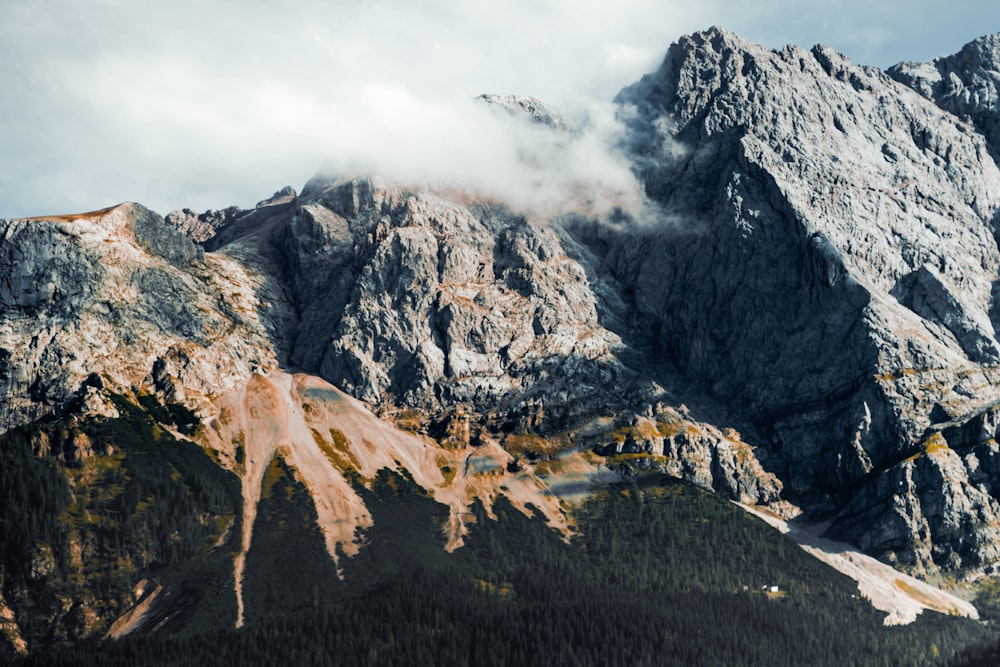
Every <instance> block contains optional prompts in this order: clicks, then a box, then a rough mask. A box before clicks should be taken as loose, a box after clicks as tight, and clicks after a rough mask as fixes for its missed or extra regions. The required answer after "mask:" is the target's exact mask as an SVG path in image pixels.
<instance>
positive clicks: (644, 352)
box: [0, 29, 1000, 645]
mask: <svg viewBox="0 0 1000 667" xmlns="http://www.w3.org/2000/svg"><path fill="white" fill-rule="evenodd" d="M995 44H996V38H984V39H982V40H978V41H977V42H974V43H973V44H971V45H969V46H968V47H966V49H964V50H963V51H962V53H961V54H959V55H958V56H954V57H952V58H946V59H940V60H938V61H935V63H933V64H931V65H914V64H904V65H900V66H898V67H897V68H894V69H893V70H891V72H890V73H888V74H887V73H885V72H882V71H880V70H877V69H873V68H868V67H859V66H855V65H853V64H851V63H850V62H849V61H848V60H847V59H846V58H845V57H844V56H842V55H840V54H838V53H836V52H834V51H832V50H830V49H827V48H825V47H815V48H814V49H812V50H808V51H807V50H803V49H800V48H796V47H787V48H785V49H783V50H780V51H770V50H767V49H764V48H762V47H759V46H755V45H752V44H748V43H746V42H744V41H742V40H741V39H739V38H738V37H736V36H735V35H732V34H729V33H727V32H725V31H723V30H719V29H710V30H708V31H705V32H702V33H698V34H695V35H692V36H690V37H685V38H683V39H681V40H680V41H679V42H678V43H677V44H675V45H673V46H672V47H671V48H670V50H669V52H668V53H667V56H666V58H665V60H664V62H663V64H662V66H661V67H660V69H659V70H657V71H656V72H653V73H651V74H649V75H647V76H646V77H644V78H643V79H642V80H641V81H639V82H638V83H636V84H634V85H632V86H630V87H628V88H626V89H624V90H623V91H622V92H621V93H620V95H619V96H618V98H617V100H616V102H617V104H618V109H619V115H620V118H621V120H622V122H623V124H624V127H625V132H624V135H623V138H622V141H623V145H622V149H623V150H624V151H625V152H626V153H627V155H628V157H629V159H630V160H631V163H632V164H633V166H634V171H635V173H636V176H637V177H638V178H639V179H640V180H641V182H642V184H643V186H644V189H645V194H646V196H647V198H648V201H647V205H646V206H644V207H643V208H642V210H636V211H630V210H623V209H616V210H615V211H613V212H612V213H611V214H609V215H601V216H596V215H594V214H592V213H588V212H586V210H584V209H581V210H580V211H577V212H574V211H569V212H565V213H564V214H562V215H560V216H558V217H555V218H551V217H546V216H542V215H540V214H538V213H535V212H533V211H531V210H526V209H522V208H520V207H518V206H517V204H516V203H514V202H498V201H487V200H483V199H481V198H477V197H475V196H473V195H471V194H469V193H462V192H456V191H454V190H452V189H448V188H444V187H442V188H433V187H420V188H409V187H406V186H405V185H403V184H394V183H386V182H384V181H383V180H381V179H380V178H378V177H376V176H355V175H350V176H348V177H344V178H339V177H338V178H334V177H329V178H328V177H317V178H315V179H313V180H312V181H310V182H309V183H307V184H306V185H305V187H304V188H303V190H302V192H301V193H297V192H295V191H294V190H292V189H291V188H285V189H283V190H280V191H278V192H277V193H275V195H274V196H272V197H270V198H268V199H265V200H263V201H261V202H260V203H259V204H258V205H257V206H256V207H255V208H253V209H251V210H240V209H238V208H229V209H224V210H221V211H208V212H205V213H200V214H199V213H196V212H193V211H190V210H187V209H185V210H181V211H177V212H173V213H170V214H168V215H167V216H166V218H161V217H160V216H159V215H157V214H155V213H153V212H151V211H148V210H146V209H145V208H143V207H142V206H140V205H138V204H123V205H120V206H116V207H112V208H110V209H106V210H103V211H97V212H94V213H88V214H82V215H71V216H55V217H48V218H37V219H29V220H12V221H0V267H2V268H3V271H2V273H0V431H10V430H12V429H15V428H16V427H21V426H30V425H32V424H39V423H41V422H40V421H39V420H44V419H49V420H52V419H58V420H61V421H60V422H59V423H60V424H64V426H62V427H60V428H62V429H63V431H62V433H63V434H64V435H65V438H63V439H64V440H65V442H62V441H60V443H61V444H59V443H55V440H53V439H52V438H49V437H48V436H46V438H40V437H36V438H35V439H34V440H33V441H32V442H33V443H34V444H33V446H34V447H35V449H37V450H39V451H42V450H44V451H49V452H52V453H54V454H56V455H58V457H59V458H61V460H62V461H63V462H64V463H65V464H66V465H67V466H70V467H72V466H78V467H79V468H80V469H81V470H91V469H94V470H104V469H105V468H103V467H101V466H106V465H111V464H110V461H111V460H112V458H113V455H114V452H113V451H112V449H113V448H111V449H108V450H107V451H101V450H100V449H99V448H98V449H96V450H95V448H94V447H93V446H91V444H92V443H91V440H90V438H89V437H87V436H85V435H84V436H81V435H80V433H83V430H81V429H83V428H84V426H86V425H91V426H92V425H93V424H98V425H100V424H101V423H104V422H101V421H100V420H102V419H103V420H113V419H116V418H123V417H124V416H123V415H122V410H123V409H125V405H126V403H123V401H125V402H129V404H136V405H141V406H143V407H145V408H148V409H151V410H152V409H159V408H156V406H158V405H159V406H161V408H162V406H167V407H168V408H170V409H175V410H179V409H180V408H178V407H177V406H182V407H183V408H184V409H185V410H191V411H193V414H194V415H196V417H197V422H198V426H197V428H195V427H191V428H186V430H183V431H181V430H179V429H180V427H179V426H177V428H174V427H172V426H170V422H169V420H167V421H165V422H162V423H160V425H158V426H156V429H159V430H156V429H154V431H155V432H157V433H159V432H162V431H163V430H164V429H167V430H171V432H172V433H173V435H175V436H177V437H179V438H185V439H191V440H193V441H195V442H196V443H197V444H198V445H199V446H200V447H201V448H202V449H203V450H204V452H206V453H207V454H208V455H209V456H210V457H211V460H212V461H214V464H215V465H216V466H219V467H221V468H222V469H224V470H225V471H228V473H227V474H229V473H231V474H232V475H233V476H235V479H238V482H239V493H240V495H241V499H242V503H243V504H242V512H241V513H240V512H236V513H235V514H234V515H233V516H229V515H228V514H226V513H225V512H224V509H225V508H222V509H219V508H216V510H213V511H216V512H217V513H218V515H219V516H218V517H217V519H218V525H220V526H228V528H226V529H225V530H222V529H220V531H219V534H218V535H215V534H214V533H213V534H212V537H213V539H218V544H220V545H224V544H228V542H227V540H229V539H230V538H229V537H228V533H229V532H230V529H231V528H232V529H233V530H232V532H234V533H235V534H236V535H235V536H234V537H233V538H232V539H233V540H234V542H233V546H232V549H233V553H234V554H235V556H234V557H233V558H232V563H231V565H232V570H233V580H232V581H233V582H234V586H235V588H236V589H237V590H239V588H240V585H241V581H242V578H241V571H242V570H241V568H242V567H243V565H244V563H245V559H246V556H247V553H248V552H249V550H250V549H251V548H252V543H253V525H254V522H255V517H256V508H257V504H258V502H259V501H260V499H261V493H262V488H263V486H262V485H264V486H266V478H267V476H268V475H273V474H278V473H280V470H279V471H278V473H276V472H275V468H274V467H273V464H275V462H278V461H280V462H282V463H281V465H287V466H288V467H289V468H290V469H293V470H295V471H296V473H295V474H296V476H297V479H299V480H300V481H301V483H302V484H303V485H304V486H305V487H306V488H307V489H308V491H309V493H310V494H311V496H312V497H313V499H314V502H315V505H316V511H317V516H318V524H319V528H320V530H321V532H322V534H323V538H324V540H325V544H326V547H327V550H328V551H329V553H330V555H331V557H332V558H335V559H337V558H341V557H343V556H350V555H351V554H352V553H354V552H355V551H356V550H357V549H358V548H360V543H359V542H357V541H356V539H355V537H356V534H357V533H356V531H358V530H359V529H361V530H363V529H365V528H366V527H369V526H370V525H371V521H372V519H371V513H370V512H369V510H368V509H367V508H366V507H365V504H364V501H363V500H362V497H361V494H359V492H358V486H357V485H358V484H361V485H364V484H371V483H372V480H373V479H374V477H375V476H376V475H377V474H378V471H379V470H380V469H381V468H395V469H397V470H400V471H405V472H406V474H407V475H409V476H410V477H411V478H412V479H413V480H415V482H416V483H417V484H419V485H420V486H421V487H423V488H424V489H426V490H427V491H428V493H430V494H431V495H432V496H433V497H434V498H436V499H437V500H438V501H439V502H441V503H443V504H445V505H447V506H448V508H449V510H450V512H451V515H450V519H449V522H448V526H447V527H446V532H447V536H446V537H447V540H448V545H449V547H450V548H458V547H459V546H460V545H461V543H462V537H463V535H464V534H465V533H464V531H465V525H464V520H465V519H463V517H467V516H468V509H469V507H470V505H471V504H472V503H473V502H475V501H477V500H478V501H480V502H482V503H484V505H485V506H486V507H487V508H488V507H489V506H490V504H491V503H492V502H493V501H494V500H495V499H496V498H497V497H498V495H501V494H502V495H506V496H507V497H508V498H510V499H511V501H512V502H513V503H514V505H515V506H517V507H519V508H521V509H522V510H523V511H525V512H526V513H530V512H531V511H533V510H532V509H531V508H537V509H538V510H540V511H541V512H542V513H543V514H544V515H545V517H546V519H547V521H548V522H549V524H550V525H551V526H553V527H554V528H556V529H558V530H562V531H568V530H569V527H568V524H567V522H566V516H565V504H564V503H562V502H561V501H570V500H572V499H573V498H574V497H578V496H579V495H580V494H581V493H586V492H587V490H588V489H589V488H590V487H591V485H592V484H593V483H594V482H595V481H597V480H600V479H618V478H619V477H618V476H620V475H626V476H627V475H631V474H633V473H635V472H638V471H641V470H660V471H663V472H666V473H668V474H670V475H672V476H675V477H679V478H682V479H686V480H688V481H691V482H694V483H696V484H699V485H701V486H703V487H706V488H710V489H712V490H714V491H716V492H718V493H720V494H721V495H723V496H725V497H727V498H730V499H733V500H738V501H740V502H743V503H745V504H749V505H757V506H767V507H770V508H771V509H772V510H773V511H776V512H779V513H784V514H785V515H790V514H794V513H796V512H797V511H798V510H799V509H801V511H803V512H804V513H805V514H806V515H807V516H808V517H810V518H812V519H816V520H823V521H830V522H831V524H830V525H831V528H830V532H829V537H833V538H836V539H838V540H842V541H847V542H851V543H853V544H855V545H858V546H859V547H861V548H862V549H864V550H866V551H868V552H869V553H871V554H873V555H875V556H877V557H879V558H881V559H883V560H885V561H888V562H890V563H892V564H895V565H897V566H900V567H902V568H904V569H906V570H908V571H910V572H912V573H914V574H929V573H936V572H939V571H941V572H950V573H954V574H956V575H957V576H964V577H970V578H973V577H976V576H979V575H981V574H983V573H994V572H995V571H996V570H997V567H998V563H1000V549H998V546H997V545H998V544H1000V542H998V540H1000V504H998V501H997V500H996V497H997V496H998V495H1000V446H998V444H997V442H996V435H997V430H998V429H1000V416H998V415H1000V408H998V407H997V406H998V405H1000V369H998V368H997V363H998V362H1000V342H998V340H997V335H996V322H997V321H998V318H1000V315H998V313H1000V309H998V307H997V303H996V301H997V296H996V293H997V291H998V290H997V289H996V287H995V286H996V285H997V281H998V280H1000V250H998V244H997V240H996V236H995V233H996V227H997V223H998V210H1000V170H998V168H997V165H996V162H995V160H994V157H993V156H994V155H995V153H996V148H995V146H996V138H995V136H994V134H995V132H994V130H993V129H991V128H996V127H997V117H996V115H995V111H994V105H993V104H992V102H991V100H993V99H995V96H996V88H995V81H996V79H995V78H994V77H993V74H992V73H993V72H994V71H995V70H1000V56H998V53H997V49H996V48H995ZM890 74H891V76H890ZM904 84H905V85H904ZM485 101H487V102H489V103H491V104H495V105H498V106H499V107H500V108H502V109H504V110H506V111H508V112H511V113H515V114H518V113H521V114H525V115H526V117H527V118H528V119H529V120H534V121H535V122H536V123H539V124H540V126H541V127H542V128H544V127H549V128H550V129H551V130H552V131H553V132H556V133H559V136H560V138H559V141H571V140H572V138H571V137H570V136H569V135H570V133H568V132H567V131H566V130H567V127H564V125H566V124H565V121H564V120H563V119H562V118H561V117H560V116H558V114H555V113H554V112H552V111H551V110H549V109H548V108H547V107H545V106H544V105H542V104H541V103H539V102H538V101H537V100H533V99H530V98H511V97H507V98H499V97H495V96H494V97H491V98H489V99H486V100H485ZM150 406H152V407H150ZM181 414H186V413H183V411H182V412H181ZM95 420H96V421H95ZM46 423H48V422H46ZM184 423H185V424H188V422H184ZM188 425H189V426H190V424H188ZM89 427H90V426H88V428H89ZM60 437H62V436H60ZM54 443H55V444H54ZM56 444H59V446H58V447H56V446H55V445H56ZM88 460H89V461H90V463H87V461H88ZM98 464H100V465H98ZM88 466H89V467H88ZM74 480H75V481H74V484H76V486H74V487H73V488H72V489H71V492H72V493H75V494H82V495H86V494H88V493H92V491H93V489H91V488H90V487H88V486H87V485H88V484H91V483H92V479H91V478H90V477H88V476H87V475H76V476H75V477H74ZM234 484H235V481H234ZM114 488H117V487H114ZM205 502H206V503H208V500H206V501H205ZM213 502H214V501H213ZM209 504H210V503H209ZM213 507H214V506H213ZM219 507H222V506H221V505H220V506H219ZM227 522H228V523H227ZM206 523H208V522H207V520H206ZM87 525H89V524H86V522H83V523H81V526H83V527H81V528H79V530H82V531H84V532H85V531H86V530H90V528H88V527H87ZM235 526H238V530H236V529H235V528H234V527H235ZM74 539H76V538H74ZM81 539H82V538H81ZM29 546H30V545H29ZM219 548H221V547H219ZM60 557H61V556H58V555H56V556H53V558H57V559H58V558H60ZM67 558H68V556H67ZM140 560H141V559H140ZM81 567H82V566H81ZM123 567H124V566H123ZM129 567H131V565H129ZM138 569H139V568H138V566H136V567H135V568H133V569H132V570H128V569H127V568H126V569H125V570H123V573H124V574H122V575H121V576H122V578H127V577H128V576H130V574H129V573H131V574H135V573H136V572H138ZM3 581H4V589H3V594H4V596H5V597H7V598H8V602H10V600H11V599H13V600H14V603H16V604H22V603H24V600H26V599H28V598H29V597H30V595H29V592H26V591H29V590H34V589H32V588H31V586H29V585H28V584H25V585H24V586H20V584H18V583H17V582H15V581H14V580H13V579H12V578H11V577H10V576H8V577H7V579H4V580H3ZM12 582H13V583H12ZM29 583H30V582H29ZM36 583H37V582H36ZM135 583H136V582H129V588H130V589H131V586H132V585H134V584H135ZM33 585H35V584H32V586H33ZM19 586H20V587H19ZM143 590H144V591H145V590H146V589H145V588H144V589H143ZM73 595H76V593H72V592H69V593H66V595H65V597H66V600H62V601H61V602H60V603H59V604H60V605H63V606H66V607H67V608H74V609H81V608H82V609H85V610H87V611H86V614H84V616H86V618H87V619H88V620H87V622H86V623H83V624H82V625H80V624H77V625H75V626H73V628H75V629H72V630H71V629H69V626H68V625H66V624H65V623H64V622H63V621H62V620H59V619H61V618H62V617H61V616H60V615H59V614H60V613H61V612H59V611H58V609H57V607H58V605H56V606H54V607H53V610H54V611H53V612H52V618H53V619H55V620H53V621H52V623H53V624H58V623H64V626H65V632H66V633H68V634H69V635H72V634H73V633H77V635H78V636H86V635H89V634H94V633H99V632H105V631H107V629H108V628H109V627H110V625H111V622H112V621H113V620H114V619H115V618H116V617H118V616H121V614H122V613H124V612H125V611H126V610H127V607H128V605H127V604H126V603H125V602H121V601H119V602H117V603H115V604H107V605H104V606H100V605H98V604H97V603H95V602H94V601H93V600H91V599H90V598H86V599H84V598H82V597H81V598H74V597H73ZM127 598H128V595H125V594H122V595H121V596H119V600H125V599H127ZM239 602H240V604H241V605H242V598H240V599H239ZM16 604H15V606H16ZM25 604H26V603H25ZM32 604H37V601H35V602H32ZM53 604H55V603H53ZM143 604H144V605H145V606H144V607H142V610H148V609H150V608H153V607H155V605H153V604H152V603H151V602H150V601H149V600H145V601H144V602H143ZM74 605H76V606H75V607H74ZM7 610H8V606H7V605H6V603H4V601H3V599H2V598H0V612H2V613H3V615H4V618H6V617H7V616H8V615H10V614H7ZM243 612H244V610H243V608H242V606H241V607H240V612H239V614H240V618H242V614H243ZM81 613H83V612H81ZM146 613H147V612H146V611H141V613H140V611H136V610H133V612H132V613H131V615H129V616H128V617H127V619H132V620H127V621H122V622H120V623H119V624H118V625H116V626H115V633H116V635H121V634H125V633H127V631H128V630H129V628H134V627H139V626H141V625H142V623H144V622H145V621H141V619H142V617H143V615H144V614H146ZM136 619H139V620H136ZM60 627H62V626H60ZM15 630H16V629H15ZM10 637H13V639H10V640H9V643H11V645H19V644H17V642H16V641H15V640H17V639H19V637H18V635H17V632H16V631H13V634H12V635H10ZM20 641H21V643H23V638H22V639H20Z"/></svg>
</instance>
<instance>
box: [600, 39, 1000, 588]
mask: <svg viewBox="0 0 1000 667" xmlns="http://www.w3.org/2000/svg"><path fill="white" fill-rule="evenodd" d="M619 102H620V103H621V104H622V105H623V113H624V114H625V115H626V117H627V121H628V123H629V126H630V135H629V148H630V150H631V151H632V154H633V155H634V157H635V161H636V164H637V168H638V170H639V173H640V174H641V175H642V177H643V179H644V181H645V183H646V188H647V192H648V193H649V195H650V196H651V197H652V198H653V199H655V200H656V201H657V202H659V204H660V206H661V207H662V209H663V217H664V218H666V219H669V220H671V221H672V223H671V224H672V229H669V230H668V229H666V228H665V227H664V226H663V225H662V224H661V225H654V226H649V225H647V226H646V227H642V226H636V227H635V228H634V229H633V230H632V231H631V232H630V233H628V234H625V235H622V236H619V237H617V238H607V237H606V243H607V244H608V246H609V250H608V252H607V254H606V257H605V262H606V264H607V266H608V267H609V269H610V270H611V271H612V272H613V274H614V275H615V276H616V277H617V279H618V280H619V282H621V283H622V284H623V285H624V286H626V288H627V289H629V288H631V289H632V290H634V294H635V306H636V310H637V311H638V314H639V315H640V316H641V319H642V321H643V322H644V323H645V326H646V328H647V331H648V332H649V335H650V337H651V339H652V342H653V344H654V345H657V346H659V348H660V349H662V350H665V351H666V353H667V355H668V356H670V357H671V358H673V359H674V360H675V361H676V362H677V364H678V365H679V367H680V368H681V369H682V370H683V371H684V372H685V374H687V375H688V376H689V377H691V378H696V379H698V380H700V381H701V382H703V383H704V385H705V386H706V387H707V388H708V390H709V391H710V393H712V394H713V395H715V396H716V397H719V398H723V399H725V400H727V401H729V402H730V403H731V404H735V405H739V406H740V410H741V411H742V412H743V414H744V415H746V417H747V418H748V420H749V421H751V422H752V423H753V424H754V425H755V426H756V427H757V428H758V429H759V430H760V432H761V433H762V434H764V435H765V437H767V438H768V439H769V440H770V442H771V445H772V448H773V452H774V453H775V454H777V455H779V456H780V457H781V459H782V460H783V462H782V463H781V464H780V468H781V469H783V470H784V473H783V475H781V476H782V477H783V478H784V480H785V481H786V483H787V485H788V486H787V487H786V490H787V491H788V492H790V494H789V495H790V497H792V498H796V499H797V500H798V501H799V502H801V503H803V504H804V506H805V507H806V509H807V510H809V511H811V512H813V513H816V514H819V515H821V516H824V515H825V516H830V515H837V514H838V512H841V509H840V508H841V506H842V503H844V502H845V501H849V504H848V506H847V508H846V509H844V510H843V513H842V514H841V521H840V524H841V525H842V526H850V527H851V529H850V530H849V531H848V532H849V533H851V534H852V535H853V536H854V537H855V539H859V541H860V542H861V543H862V545H863V546H865V547H867V548H871V549H873V550H874V551H878V552H879V553H881V554H883V555H885V557H887V558H893V557H898V558H899V559H900V562H904V561H905V562H906V563H907V564H910V565H912V566H914V567H915V568H916V569H921V568H926V569H933V568H935V567H945V568H948V569H952V568H955V567H958V566H965V565H973V566H977V567H978V566H981V565H982V564H983V563H985V562H988V561H990V562H992V561H995V560H996V557H997V554H996V553H995V549H993V548H991V547H988V546H986V545H988V544H989V543H990V540H992V539H993V538H994V537H995V532H996V527H995V525H996V524H995V523H994V524H992V525H991V523H990V522H991V521H994V520H995V517H996V515H997V512H998V511H1000V507H998V505H997V503H996V501H995V500H994V499H993V497H992V495H991V494H992V493H994V492H995V491H994V490H993V488H991V487H989V486H988V485H987V486H984V487H982V488H978V487H975V486H974V485H971V484H965V483H964V482H963V481H962V479H963V475H964V474H966V473H965V472H963V471H964V470H965V467H964V466H963V464H962V462H961V459H960V458H959V457H957V456H950V455H949V456H945V455H943V454H936V455H935V456H927V457H924V458H922V459H920V460H918V461H917V462H913V461H908V460H907V459H908V457H910V456H911V455H913V454H914V453H915V452H919V451H922V450H921V446H920V444H919V443H921V442H922V441H923V440H924V437H925V436H924V434H925V431H926V430H927V429H928V428H929V427H931V426H932V424H934V423H936V422H942V421H949V420H953V419H960V418H961V416H962V415H967V414H970V413H975V412H976V411H977V410H979V409H981V407H982V406H984V405H986V404H989V403H991V402H992V401H995V400H996V399H997V398H998V395H997V392H998V387H997V384H996V382H997V379H998V377H997V373H996V370H995V368H994V364H995V363H996V361H997V359H998V347H997V340H996V333H995V330H994V324H993V320H992V319H991V315H992V314H993V313H994V311H995V307H994V284H995V282H996V280H997V277H998V266H1000V254H998V251H997V244H996V241H995V240H994V225H995V220H996V216H997V210H998V206H1000V200H998V195H997V193H998V192H1000V190H998V185H1000V172H998V170H997V167H996V164H995V163H994V161H993V160H992V158H991V157H990V153H989V150H988V147H987V144H986V141H985V140H984V139H983V137H982V135H980V134H978V133H977V132H976V131H975V129H974V128H973V127H971V126H970V125H968V124H966V123H965V122H963V121H962V120H960V119H959V118H957V117H955V116H952V115H949V114H945V113H942V112H941V111H940V110H939V109H937V108H936V107H934V106H933V105H931V104H930V103H928V102H926V101H925V100H923V99H922V98H920V97H918V96H916V95H913V94H912V93H910V92H909V91H907V90H906V89H903V88H900V87H898V86H897V85H896V84H895V82H894V81H892V80H891V79H890V78H889V77H888V76H887V75H886V74H884V73H882V72H880V71H878V70H875V69H872V68H865V67H855V66H853V65H851V64H850V62H848V61H847V60H846V59H845V58H844V57H843V56H841V55H839V54H837V53H835V52H833V51H831V50H829V49H826V48H825V47H816V48H814V49H813V50H812V51H804V50H802V49H798V48H794V47H787V48H785V49H783V50H781V51H778V52H772V51H768V50H766V49H763V48H761V47H757V46H753V45H749V44H747V43H745V42H743V41H742V40H740V39H739V38H737V37H735V36H734V35H731V34H729V33H726V32H724V31H722V30H718V29H712V30H709V31H706V32H704V33H700V34H696V35H693V36H691V37H689V38H684V39H682V40H681V41H680V42H679V43H678V44H675V45H674V46H673V47H671V49H670V51H669V53H668V55H667V57H666V60H665V61H664V63H663V65H662V66H661V68H660V70H659V71H657V72H656V73H654V74H651V75H649V76H647V77H644V78H643V80H642V81H641V82H639V83H638V84H636V85H634V86H632V87H630V88H627V89H625V90H624V91H623V92H622V93H621V95H620V96H619ZM945 473H947V475H950V476H947V475H946V474H945ZM946 476H947V478H948V479H949V480H950V481H949V483H948V484H942V481H941V480H942V479H943V478H945V477H946ZM904 481H905V483H903V482H904ZM984 484H985V482H984ZM858 485H860V488H862V489H863V490H862V491H861V492H860V494H858V493H857V492H856V491H855V489H856V488H858ZM875 487H877V488H878V489H880V491H877V492H874V493H872V492H871V491H870V489H872V488H875ZM890 499H891V500H890ZM883 501H884V502H883ZM859 507H864V508H865V511H866V512H867V513H866V514H865V513H862V512H859ZM894 517H895V518H894ZM890 524H892V525H896V526H897V528H898V530H896V529H893V530H895V533H893V534H892V535H890V533H892V532H893V531H892V530H889V531H888V532H886V531H884V530H882V529H881V528H877V526H882V527H884V526H888V525H890ZM904 524H905V526H904ZM963 531H964V532H963ZM862 533H863V534H865V535H866V536H871V535H874V534H880V535H881V537H877V538H871V539H869V538H868V537H865V538H859V537H858V536H859V535H861V534H862ZM922 541H923V543H925V544H926V545H928V546H927V548H926V549H923V548H922V547H918V546H917V545H919V544H921V543H922ZM930 545H933V546H930ZM921 549H923V550H922V551H921ZM917 552H920V553H919V554H917ZM893 554H895V556H893ZM914 554H916V555H914ZM970 554H975V555H970ZM928 556H929V557H928Z"/></svg>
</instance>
